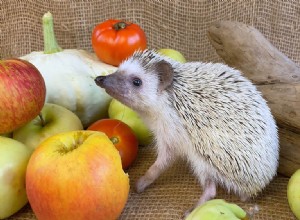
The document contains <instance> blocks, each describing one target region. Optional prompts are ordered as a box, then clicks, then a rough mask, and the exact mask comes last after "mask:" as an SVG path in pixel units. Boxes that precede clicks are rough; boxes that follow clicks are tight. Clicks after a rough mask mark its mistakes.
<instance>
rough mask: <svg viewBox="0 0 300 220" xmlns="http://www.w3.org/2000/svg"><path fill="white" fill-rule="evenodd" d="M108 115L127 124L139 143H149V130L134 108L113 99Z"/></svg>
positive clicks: (150, 137)
mask: <svg viewBox="0 0 300 220" xmlns="http://www.w3.org/2000/svg"><path fill="white" fill-rule="evenodd" d="M108 116H109V117H110V118H113V119H118V120H120V121H122V122H124V123H125V124H127V125H128V126H129V127H130V128H131V129H132V130H133V132H134V133H135V135H136V136H137V138H138V141H139V145H143V146H145V145H148V144H150V142H151V139H152V136H151V132H150V130H149V129H148V127H147V126H146V125H145V123H144V122H143V121H142V119H141V118H140V117H139V115H138V114H137V113H136V112H135V111H134V110H132V109H131V108H128V107H127V106H126V105H123V104H122V103H121V102H119V101H117V100H116V99H113V100H112V101H111V103H110V105H109V107H108Z"/></svg>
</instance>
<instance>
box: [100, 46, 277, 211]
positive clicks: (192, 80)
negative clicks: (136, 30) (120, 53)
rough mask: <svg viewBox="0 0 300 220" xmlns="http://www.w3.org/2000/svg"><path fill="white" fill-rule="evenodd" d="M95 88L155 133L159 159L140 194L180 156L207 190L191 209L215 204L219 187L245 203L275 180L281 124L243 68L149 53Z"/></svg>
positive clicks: (130, 60)
mask: <svg viewBox="0 0 300 220" xmlns="http://www.w3.org/2000/svg"><path fill="white" fill-rule="evenodd" d="M95 83H96V84H97V85H98V86H100V87H102V88H104V89H105V91H106V92H107V93H108V94H109V95H110V96H112V97H113V98H115V99H117V100H119V101H120V102H121V103H123V104H125V105H127V106H128V107H130V108H132V109H133V110H134V111H136V112H137V113H138V114H139V115H140V117H141V118H142V119H143V120H144V122H145V124H146V125H147V126H148V127H149V129H150V130H151V132H152V133H153V137H154V140H155V145H154V146H155V149H156V151H157V158H156V160H155V162H154V164H153V165H152V166H151V167H150V168H149V169H148V171H147V172H146V173H145V175H144V176H142V177H140V179H138V180H137V182H136V191H137V192H138V193H139V192H142V191H144V190H145V189H146V188H147V187H148V186H149V185H150V184H151V183H153V182H154V181H155V180H156V179H157V178H158V177H159V176H160V175H161V174H162V173H163V172H164V171H165V170H166V169H167V168H169V167H170V166H171V165H172V164H173V163H174V162H175V161H176V160H177V159H179V158H183V159H184V160H185V161H187V163H188V164H189V165H190V167H191V170H192V172H193V174H194V175H195V177H196V178H197V179H198V181H199V183H200V185H201V186H202V195H201V196H200V198H199V200H198V202H197V203H196V204H195V206H193V208H196V207H197V206H199V205H201V204H203V203H204V202H206V201H208V200H210V199H213V198H215V197H216V196H217V195H216V194H217V187H222V188H224V189H225V190H226V191H228V193H231V192H232V193H234V194H235V195H237V196H238V197H239V198H240V199H241V200H242V201H247V200H249V199H251V198H254V197H255V196H257V194H258V193H260V192H261V191H262V190H263V189H264V188H265V187H266V186H267V185H268V184H269V183H270V182H271V180H272V179H273V178H274V176H276V173H277V167H278V157H279V141H278V129H277V126H276V122H275V120H274V117H273V115H272V113H271V111H270V108H269V107H268V105H267V102H266V100H265V99H264V98H263V97H262V95H261V93H260V92H259V91H258V90H257V88H256V86H255V85H254V84H253V83H251V81H250V80H249V79H247V78H246V77H244V76H242V73H241V72H240V71H239V70H237V69H235V68H232V67H229V66H227V65H226V64H222V63H208V62H207V63H204V62H186V63H179V62H177V61H175V60H172V59H171V58H168V57H166V56H163V55H161V54H158V53H157V51H155V50H150V49H148V50H145V51H137V52H135V53H134V54H133V55H132V56H131V57H129V58H128V59H126V60H125V61H123V62H122V63H121V64H120V65H119V67H118V69H117V71H116V72H115V73H113V74H111V75H107V76H98V77H97V78H96V79H95ZM193 208H192V209H193ZM192 209H190V211H191V210H192Z"/></svg>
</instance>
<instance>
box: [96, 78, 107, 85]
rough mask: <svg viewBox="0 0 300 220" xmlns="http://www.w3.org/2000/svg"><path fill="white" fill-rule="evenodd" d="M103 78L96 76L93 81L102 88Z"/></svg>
mask: <svg viewBox="0 0 300 220" xmlns="http://www.w3.org/2000/svg"><path fill="white" fill-rule="evenodd" d="M105 78H106V76H97V77H96V79H95V83H96V84H97V86H100V87H103V84H104V80H105Z"/></svg>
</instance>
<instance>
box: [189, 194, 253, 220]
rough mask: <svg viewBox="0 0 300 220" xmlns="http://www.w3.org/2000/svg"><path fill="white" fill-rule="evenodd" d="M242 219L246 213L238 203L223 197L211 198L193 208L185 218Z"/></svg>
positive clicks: (190, 219)
mask: <svg viewBox="0 0 300 220" xmlns="http://www.w3.org/2000/svg"><path fill="white" fill-rule="evenodd" d="M198 219H201V220H211V219H214V220H243V219H248V216H247V213H246V212H245V211H244V210H243V209H242V208H241V207H240V206H238V205H236V204H234V203H228V202H226V201H225V200H223V199H212V200H209V201H207V202H205V203H204V204H202V205H200V206H198V207H197V208H195V209H194V210H193V211H192V212H191V213H190V214H189V215H188V216H187V218H186V220H198Z"/></svg>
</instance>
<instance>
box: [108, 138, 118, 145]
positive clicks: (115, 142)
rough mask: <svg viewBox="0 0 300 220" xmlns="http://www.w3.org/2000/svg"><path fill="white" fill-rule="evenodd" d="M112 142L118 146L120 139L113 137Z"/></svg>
mask: <svg viewBox="0 0 300 220" xmlns="http://www.w3.org/2000/svg"><path fill="white" fill-rule="evenodd" d="M110 141H111V142H112V143H113V144H117V143H119V138H117V137H111V138H110Z"/></svg>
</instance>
